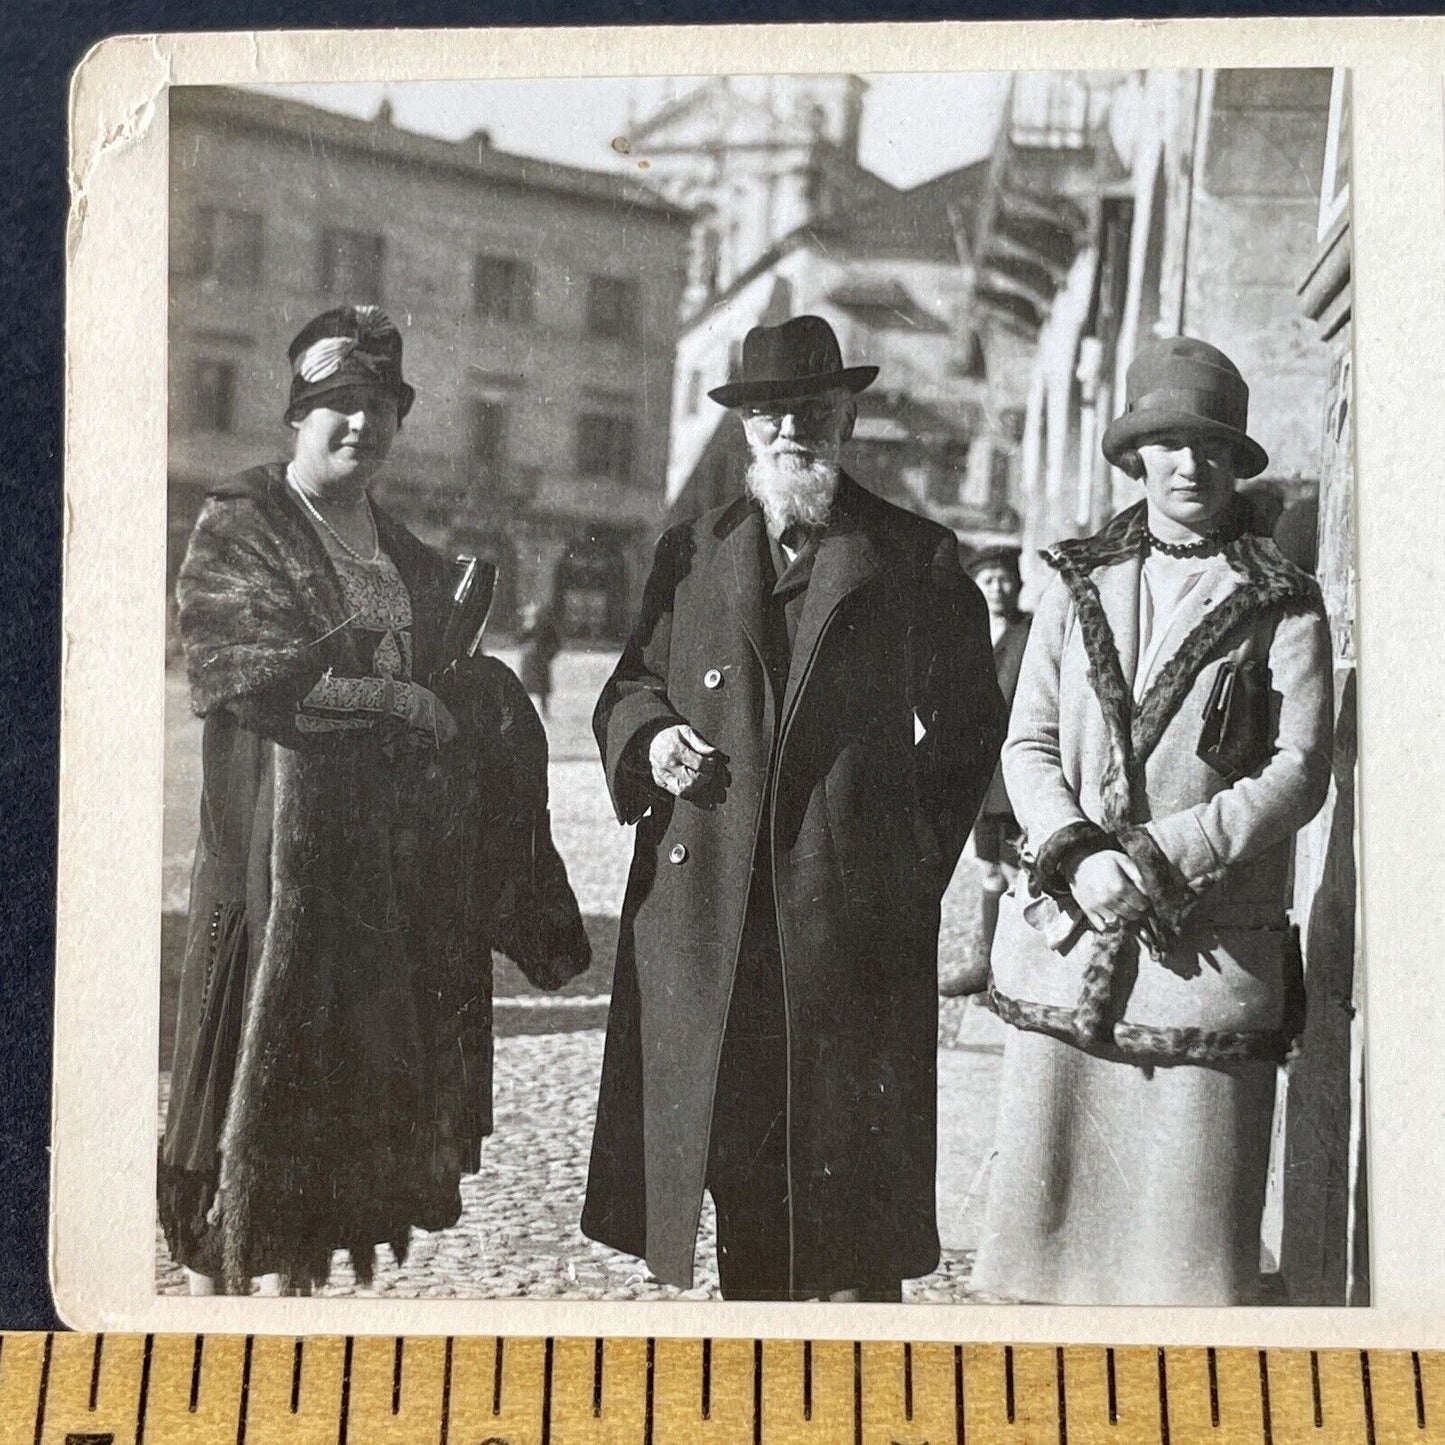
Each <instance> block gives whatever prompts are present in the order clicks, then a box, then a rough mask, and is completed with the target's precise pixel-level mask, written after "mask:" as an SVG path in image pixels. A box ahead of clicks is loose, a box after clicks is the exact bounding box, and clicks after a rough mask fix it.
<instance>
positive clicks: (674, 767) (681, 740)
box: [647, 723, 721, 798]
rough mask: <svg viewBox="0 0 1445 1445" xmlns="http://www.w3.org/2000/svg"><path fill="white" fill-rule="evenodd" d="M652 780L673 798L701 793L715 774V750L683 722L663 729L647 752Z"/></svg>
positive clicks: (716, 752)
mask: <svg viewBox="0 0 1445 1445" xmlns="http://www.w3.org/2000/svg"><path fill="white" fill-rule="evenodd" d="M647 760H648V763H649V764H650V765H651V768H652V780H653V782H655V783H656V784H657V786H658V787H659V788H662V789H664V790H665V791H667V792H669V793H671V794H672V795H673V796H674V797H676V798H687V797H690V796H693V795H695V794H697V793H700V792H702V791H703V790H704V789H706V787H707V786H708V784H709V783H710V782H711V781H712V780H713V778H714V776H715V775H716V772H717V769H718V765H719V763H720V761H721V759H720V757H719V755H718V750H717V749H716V748H715V747H713V745H712V744H711V743H710V742H708V741H707V739H706V738H704V737H703V736H702V735H701V734H700V733H698V732H696V731H695V730H694V729H693V728H690V727H689V726H688V725H687V724H686V723H675V724H673V726H672V727H666V728H663V729H662V731H661V732H660V733H658V734H657V736H656V737H655V738H653V740H652V742H651V744H650V745H649V746H648V749H647Z"/></svg>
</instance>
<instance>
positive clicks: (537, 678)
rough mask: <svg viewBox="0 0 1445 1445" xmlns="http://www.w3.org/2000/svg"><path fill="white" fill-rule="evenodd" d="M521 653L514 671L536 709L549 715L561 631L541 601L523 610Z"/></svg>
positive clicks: (555, 616)
mask: <svg viewBox="0 0 1445 1445" xmlns="http://www.w3.org/2000/svg"><path fill="white" fill-rule="evenodd" d="M518 641H519V642H520V643H521V648H522V652H521V656H520V658H519V659H518V662H517V671H518V673H519V674H520V676H521V679H522V686H523V687H525V688H526V689H527V691H528V693H530V694H531V697H532V701H533V702H535V703H536V704H537V711H538V712H540V713H541V714H542V716H543V717H549V716H550V715H551V710H552V662H553V660H554V659H555V658H556V656H557V654H558V653H559V652H561V650H562V633H561V630H560V629H559V628H558V626H557V614H556V613H555V612H554V611H553V609H552V608H551V607H550V606H548V605H546V604H543V603H540V602H533V603H530V604H529V605H528V606H527V607H525V608H524V609H523V611H522V635H521V637H520V638H518Z"/></svg>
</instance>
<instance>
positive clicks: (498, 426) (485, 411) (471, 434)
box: [467, 401, 507, 479]
mask: <svg viewBox="0 0 1445 1445" xmlns="http://www.w3.org/2000/svg"><path fill="white" fill-rule="evenodd" d="M467 455H468V456H469V457H470V458H471V460H472V467H473V470H474V471H475V472H476V473H477V474H478V476H480V477H482V478H486V479H490V478H491V477H492V476H494V475H495V474H496V473H497V472H498V471H500V470H501V468H502V467H503V466H504V465H505V464H506V460H507V408H506V406H505V405H504V404H503V403H502V402H500V401H474V402H473V403H472V409H471V414H470V416H469V417H468V419H467Z"/></svg>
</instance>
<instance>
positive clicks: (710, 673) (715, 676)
mask: <svg viewBox="0 0 1445 1445" xmlns="http://www.w3.org/2000/svg"><path fill="white" fill-rule="evenodd" d="M702 685H703V686H704V687H721V686H722V673H720V672H719V671H718V670H717V668H715V667H710V668H708V670H707V671H706V672H705V673H703V675H702Z"/></svg>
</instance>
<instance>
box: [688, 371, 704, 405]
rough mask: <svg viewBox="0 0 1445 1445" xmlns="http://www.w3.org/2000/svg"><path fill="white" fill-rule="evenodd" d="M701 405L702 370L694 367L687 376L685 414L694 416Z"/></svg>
mask: <svg viewBox="0 0 1445 1445" xmlns="http://www.w3.org/2000/svg"><path fill="white" fill-rule="evenodd" d="M701 405H702V372H700V371H698V370H696V369H695V368H694V369H693V370H692V371H690V372H689V373H688V376H687V414H688V415H689V416H696V415H697V413H698V408H699V407H700V406H701Z"/></svg>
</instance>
